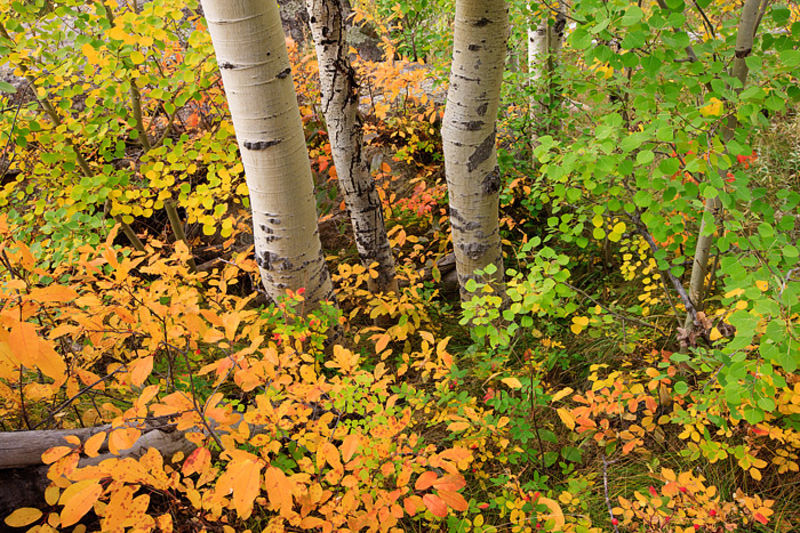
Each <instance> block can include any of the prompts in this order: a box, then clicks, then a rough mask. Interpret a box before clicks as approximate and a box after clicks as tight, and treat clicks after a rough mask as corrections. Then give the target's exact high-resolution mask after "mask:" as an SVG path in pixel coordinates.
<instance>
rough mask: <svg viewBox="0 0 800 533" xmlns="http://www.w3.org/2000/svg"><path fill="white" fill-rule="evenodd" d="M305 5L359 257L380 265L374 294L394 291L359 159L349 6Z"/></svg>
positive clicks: (318, 1) (309, 0)
mask: <svg viewBox="0 0 800 533" xmlns="http://www.w3.org/2000/svg"><path fill="white" fill-rule="evenodd" d="M306 4H307V7H308V18H309V22H310V26H311V34H312V36H313V39H314V44H315V46H316V50H317V58H318V62H319V78H320V88H321V92H322V111H323V114H324V115H325V122H326V123H327V126H328V136H329V138H330V142H331V153H332V155H333V163H334V165H335V166H336V174H337V176H338V180H339V186H340V187H341V190H342V194H343V195H344V201H345V205H347V210H348V211H349V214H350V220H351V222H352V223H353V233H354V236H355V241H356V247H357V248H358V254H359V256H360V257H361V261H362V263H363V264H364V266H369V265H371V264H372V263H377V264H378V266H377V268H376V270H377V272H378V277H377V279H375V280H371V286H370V289H371V290H373V291H377V292H390V291H396V290H397V281H396V280H395V267H394V257H392V248H391V245H390V244H389V238H388V237H387V236H386V226H385V224H384V219H383V207H382V205H381V199H380V197H379V196H378V191H377V190H376V188H375V181H374V180H373V179H372V176H371V175H370V171H369V167H368V165H367V163H366V161H364V159H363V158H362V154H361V148H362V141H363V135H362V130H361V126H362V125H361V120H360V118H359V117H358V113H357V111H358V84H357V83H356V79H355V70H354V69H353V67H352V65H351V64H350V58H349V56H348V45H347V41H346V39H345V25H344V17H343V13H344V10H345V9H346V6H344V5H343V4H342V1H341V0H306Z"/></svg>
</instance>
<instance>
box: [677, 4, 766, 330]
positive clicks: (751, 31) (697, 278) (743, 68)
mask: <svg viewBox="0 0 800 533" xmlns="http://www.w3.org/2000/svg"><path fill="white" fill-rule="evenodd" d="M761 1H762V0H746V1H745V3H744V7H743V8H742V17H741V19H740V20H739V28H738V30H737V35H736V49H735V57H734V59H733V67H732V70H731V74H732V75H733V76H734V77H735V78H737V79H738V80H739V81H740V82H741V84H742V87H741V88H739V89H738V90H737V92H741V90H742V88H743V87H744V85H745V82H746V81H747V74H748V68H747V62H746V59H747V57H748V56H749V55H750V53H751V52H752V49H753V40H754V38H755V32H756V29H757V25H758V20H759V16H758V14H759V5H760V3H761ZM735 131H736V117H735V115H734V114H731V116H730V117H729V119H728V120H727V121H726V122H725V123H723V125H722V130H721V137H722V141H723V142H724V143H727V142H728V141H730V140H731V139H732V138H733V135H734V133H735ZM724 174H725V171H722V170H721V171H720V175H722V176H723V177H724ZM705 213H708V214H710V215H711V217H712V219H713V220H714V223H715V224H716V223H717V222H718V221H719V220H720V219H721V214H722V202H721V201H720V199H719V196H715V197H714V198H711V199H709V200H707V201H706V205H705ZM706 218H707V217H705V216H704V217H703V220H702V221H701V222H700V231H699V234H698V236H697V245H696V247H695V251H694V261H693V262H692V275H691V279H690V281H689V299H690V300H691V301H692V303H693V304H694V307H695V309H696V310H697V311H702V309H703V305H702V303H703V288H704V284H705V279H706V274H707V273H708V258H709V255H710V253H711V245H712V244H713V242H714V233H713V232H712V233H711V234H709V235H705V233H706V223H705V220H706ZM692 322H693V320H692V317H691V316H690V315H687V316H686V320H685V322H684V328H685V329H689V328H690V327H691V326H692Z"/></svg>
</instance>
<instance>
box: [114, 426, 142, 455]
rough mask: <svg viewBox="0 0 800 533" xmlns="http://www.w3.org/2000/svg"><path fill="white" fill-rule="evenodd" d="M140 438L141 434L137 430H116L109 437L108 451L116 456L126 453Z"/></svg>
mask: <svg viewBox="0 0 800 533" xmlns="http://www.w3.org/2000/svg"><path fill="white" fill-rule="evenodd" d="M140 436H141V432H140V431H139V430H138V429H136V428H119V429H115V430H113V431H111V434H110V435H109V436H108V451H110V452H111V453H113V454H114V455H119V454H120V452H124V451H125V450H127V449H128V448H130V447H131V446H133V445H134V444H135V443H136V441H137V440H139V437H140Z"/></svg>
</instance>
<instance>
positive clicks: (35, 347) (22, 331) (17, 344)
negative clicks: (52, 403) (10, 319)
mask: <svg viewBox="0 0 800 533" xmlns="http://www.w3.org/2000/svg"><path fill="white" fill-rule="evenodd" d="M7 342H8V346H9V347H10V348H11V352H12V353H13V354H14V357H15V358H16V359H17V360H18V361H19V362H20V363H21V364H23V365H24V366H27V367H29V368H33V367H36V368H39V369H40V370H41V371H42V373H44V375H45V376H47V377H49V378H52V379H53V380H54V381H55V382H56V383H57V384H59V385H60V384H61V383H63V379H64V373H65V372H66V371H67V366H66V365H65V364H64V360H63V359H62V358H61V356H60V355H58V352H56V351H55V350H54V349H53V347H52V346H51V345H50V343H49V342H47V341H45V340H44V339H41V338H40V337H39V335H38V334H37V333H36V328H35V327H34V326H33V324H29V323H28V322H17V323H16V324H15V325H14V326H12V327H11V332H10V333H9V335H8V341H7Z"/></svg>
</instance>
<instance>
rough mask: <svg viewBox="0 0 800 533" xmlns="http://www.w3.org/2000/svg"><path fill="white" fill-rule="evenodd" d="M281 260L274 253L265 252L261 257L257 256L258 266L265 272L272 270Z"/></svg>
mask: <svg viewBox="0 0 800 533" xmlns="http://www.w3.org/2000/svg"><path fill="white" fill-rule="evenodd" d="M278 259H279V257H278V254H275V253H272V252H264V253H263V254H261V256H258V255H256V264H257V265H258V266H259V267H260V268H263V269H264V270H270V267H271V266H272V264H273V263H275V262H277V260H278Z"/></svg>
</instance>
